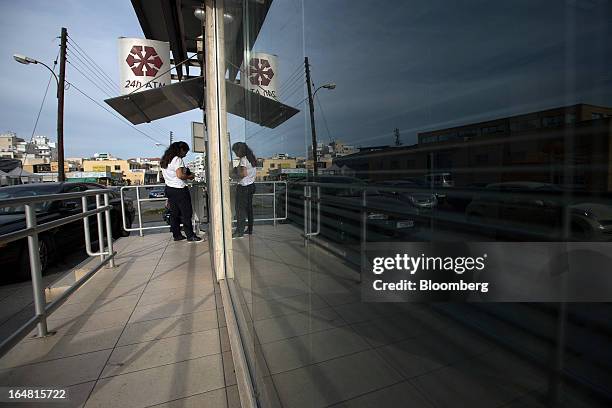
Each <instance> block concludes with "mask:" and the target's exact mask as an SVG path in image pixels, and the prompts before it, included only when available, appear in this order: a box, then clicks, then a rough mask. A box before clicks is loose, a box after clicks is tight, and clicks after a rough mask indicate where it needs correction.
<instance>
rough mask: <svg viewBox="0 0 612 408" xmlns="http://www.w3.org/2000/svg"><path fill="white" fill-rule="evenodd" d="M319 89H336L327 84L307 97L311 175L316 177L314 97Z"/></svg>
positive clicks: (308, 72) (330, 83)
mask: <svg viewBox="0 0 612 408" xmlns="http://www.w3.org/2000/svg"><path fill="white" fill-rule="evenodd" d="M306 67H307V68H308V65H306ZM307 74H308V80H309V81H310V70H308V71H307ZM319 89H330V90H331V89H336V84H335V83H333V82H329V83H327V84H324V85H321V86H319V87H318V88H317V89H315V91H314V92H313V93H312V95H309V97H308V102H309V105H310V130H311V132H312V164H313V166H312V172H313V175H315V176H316V175H317V173H318V170H317V131H316V129H315V119H314V97H315V95H316V94H317V92H318V91H319ZM308 90H309V91H310V82H309V83H308ZM309 94H310V92H309Z"/></svg>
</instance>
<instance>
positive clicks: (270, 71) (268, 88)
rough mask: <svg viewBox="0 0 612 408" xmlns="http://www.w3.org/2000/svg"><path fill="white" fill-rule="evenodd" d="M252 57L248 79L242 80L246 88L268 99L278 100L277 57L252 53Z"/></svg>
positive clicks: (248, 69)
mask: <svg viewBox="0 0 612 408" xmlns="http://www.w3.org/2000/svg"><path fill="white" fill-rule="evenodd" d="M250 57H251V58H250V59H249V64H248V67H247V70H246V73H247V75H246V78H245V79H244V80H241V82H242V83H243V84H244V87H245V88H247V89H248V90H250V91H252V92H255V93H258V94H260V95H263V96H265V97H267V98H271V99H275V100H278V98H279V95H278V88H277V80H278V59H277V57H276V55H272V54H265V53H263V52H252V53H251V55H250Z"/></svg>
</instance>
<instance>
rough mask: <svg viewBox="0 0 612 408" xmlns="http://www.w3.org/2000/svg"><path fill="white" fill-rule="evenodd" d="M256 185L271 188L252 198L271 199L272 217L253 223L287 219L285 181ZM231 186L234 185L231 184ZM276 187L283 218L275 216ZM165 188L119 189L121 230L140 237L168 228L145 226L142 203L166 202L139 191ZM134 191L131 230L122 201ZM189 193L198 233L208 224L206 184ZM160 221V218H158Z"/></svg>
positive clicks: (127, 187)
mask: <svg viewBox="0 0 612 408" xmlns="http://www.w3.org/2000/svg"><path fill="white" fill-rule="evenodd" d="M255 184H256V185H271V186H272V191H271V192H269V193H255V194H254V196H256V197H266V196H267V197H272V217H271V218H255V219H254V221H256V222H264V221H272V222H274V224H275V225H276V222H277V221H284V220H286V219H287V215H288V213H287V182H286V181H256V182H255ZM232 185H236V183H232ZM278 185H284V187H285V189H284V190H285V191H284V207H285V211H284V215H283V216H278V214H277V203H276V197H277V195H278V194H279V190H280V189H279V188H278V187H277V186H278ZM163 187H165V185H164V184H145V185H139V186H123V187H121V189H120V194H121V219H122V222H123V229H125V230H126V231H138V233H139V234H140V236H143V232H144V231H146V230H155V229H164V228H170V226H169V225H166V224H164V225H148V226H145V225H144V224H145V223H144V221H143V216H142V203H147V202H155V201H158V202H165V201H166V197H160V198H148V197H145V198H143V197H141V189H150V188H159V189H161V188H163ZM132 189H134V190H136V198H135V200H134V201H135V208H136V216H137V217H138V226H137V227H134V228H131V227H128V225H127V217H126V211H125V205H124V202H123V199H124V197H125V195H126V193H127V191H129V190H132ZM189 191H190V194H191V206H192V208H193V215H194V216H193V220H192V222H193V223H194V230H195V231H198V230H199V225H200V224H204V223H208V206H207V196H206V184H204V183H193V184H191V185H189ZM160 221H161V218H160ZM233 222H234V223H235V222H236V221H235V220H234V221H233Z"/></svg>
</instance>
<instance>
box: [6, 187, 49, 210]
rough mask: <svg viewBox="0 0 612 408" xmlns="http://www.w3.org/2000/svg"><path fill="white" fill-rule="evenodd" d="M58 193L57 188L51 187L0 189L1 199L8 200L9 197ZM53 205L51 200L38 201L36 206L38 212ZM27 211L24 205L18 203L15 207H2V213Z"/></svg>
mask: <svg viewBox="0 0 612 408" xmlns="http://www.w3.org/2000/svg"><path fill="white" fill-rule="evenodd" d="M54 193H57V191H55V190H49V189H10V190H4V191H0V200H6V199H8V198H20V197H35V196H39V195H46V194H54ZM49 205H51V201H44V202H41V203H36V204H35V205H34V208H35V210H36V212H44V211H46V210H47V209H48V208H49ZM24 212H25V206H24V205H18V206H15V207H1V208H0V214H23V213H24Z"/></svg>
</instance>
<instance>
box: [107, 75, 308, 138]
mask: <svg viewBox="0 0 612 408" xmlns="http://www.w3.org/2000/svg"><path fill="white" fill-rule="evenodd" d="M224 82H225V86H224V88H225V91H224V92H225V95H226V98H225V99H226V105H227V112H228V113H231V114H233V115H236V116H240V117H241V118H244V119H246V120H248V121H250V122H254V123H257V124H258V125H261V126H265V127H269V128H275V127H277V126H278V125H280V124H282V123H283V122H285V121H286V120H287V119H289V118H291V117H292V116H293V115H295V114H296V113H298V112H299V111H298V110H297V109H295V108H293V107H291V106H289V105H285V104H283V103H280V102H278V101H275V100H274V99H270V98H266V97H265V96H262V95H260V94H257V93H255V92H251V91H249V90H247V89H246V88H244V87H242V86H240V85H238V84H235V83H234V82H232V81H229V80H224ZM202 89H204V92H202ZM205 92H206V89H205V81H204V77H197V78H192V79H187V80H183V81H182V82H176V83H174V84H171V85H167V86H164V87H161V88H155V89H148V90H146V91H142V92H134V93H131V94H129V95H123V96H118V97H116V98H110V99H107V100H106V101H105V102H106V103H107V104H109V105H110V106H111V107H112V108H113V109H114V110H116V111H117V112H118V113H119V114H121V116H123V117H124V118H126V119H127V120H129V121H130V122H131V123H133V124H134V125H139V124H141V123H148V122H151V121H154V120H156V119H161V118H165V117H168V116H172V115H176V114H177V113H182V112H187V111H190V110H192V109H197V108H202V109H204V108H205V106H204V105H205V103H204V93H205Z"/></svg>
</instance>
